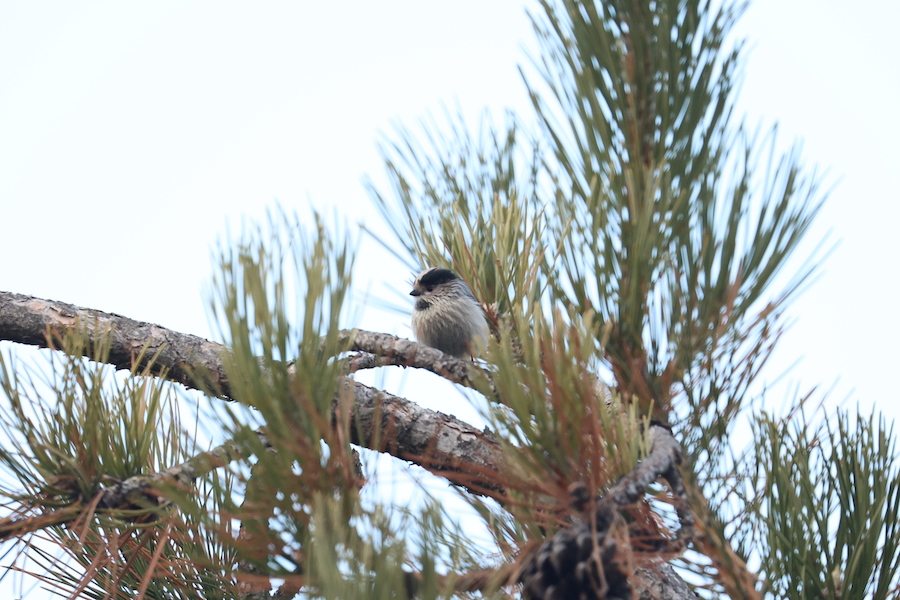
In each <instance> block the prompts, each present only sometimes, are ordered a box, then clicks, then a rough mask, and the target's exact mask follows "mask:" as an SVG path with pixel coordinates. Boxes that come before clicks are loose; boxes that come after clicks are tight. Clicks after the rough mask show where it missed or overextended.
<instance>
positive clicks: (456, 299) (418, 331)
mask: <svg viewBox="0 0 900 600" xmlns="http://www.w3.org/2000/svg"><path fill="white" fill-rule="evenodd" d="M409 295H410V296H414V297H415V298H416V304H415V308H414V309H413V314H412V328H413V333H415V335H416V340H418V341H419V342H420V343H422V344H425V345H426V346H431V347H432V348H437V349H438V350H440V351H441V352H444V353H446V354H450V355H452V356H455V357H457V358H466V357H471V358H474V357H475V356H476V355H477V354H478V353H479V352H480V351H481V350H483V349H484V347H485V346H486V345H487V336H488V325H487V320H486V319H485V316H484V311H483V310H482V309H481V306H480V305H479V304H478V301H477V300H476V299H475V296H474V294H472V290H471V289H469V286H468V284H466V282H465V281H463V280H462V279H460V277H459V275H457V274H456V273H454V272H453V271H451V270H450V269H443V268H439V267H432V268H430V269H425V270H424V271H422V272H421V273H419V275H418V277H416V280H415V283H413V289H412V291H411V292H410V293H409Z"/></svg>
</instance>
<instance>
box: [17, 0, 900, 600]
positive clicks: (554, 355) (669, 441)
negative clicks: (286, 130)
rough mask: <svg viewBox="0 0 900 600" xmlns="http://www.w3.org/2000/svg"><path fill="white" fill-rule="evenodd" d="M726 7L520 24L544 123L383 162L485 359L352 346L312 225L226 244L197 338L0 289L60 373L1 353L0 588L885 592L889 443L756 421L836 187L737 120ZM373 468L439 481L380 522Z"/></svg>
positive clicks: (390, 339)
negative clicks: (398, 375) (461, 413)
mask: <svg viewBox="0 0 900 600" xmlns="http://www.w3.org/2000/svg"><path fill="white" fill-rule="evenodd" d="M742 10H743V5H742V4H741V3H736V2H729V1H726V2H715V3H714V2H711V1H706V0H608V1H606V2H602V3H600V2H580V1H575V0H543V1H542V2H540V4H539V5H538V6H536V7H535V10H534V12H533V14H532V20H533V23H534V29H535V32H536V34H537V36H538V39H539V41H540V49H541V50H540V53H539V54H538V55H537V56H534V57H532V62H531V64H530V65H529V66H526V67H523V69H522V74H523V78H524V79H525V82H526V85H527V86H528V90H529V92H530V95H531V99H532V103H533V109H534V113H533V114H532V115H513V114H510V115H508V117H507V120H506V122H505V124H504V125H502V126H497V125H492V124H490V122H489V121H488V120H487V119H485V121H484V123H483V124H482V125H481V126H480V127H479V128H475V129H472V128H470V127H469V126H468V125H467V124H466V123H465V122H463V121H462V120H457V121H452V119H451V121H452V122H451V123H449V124H448V125H447V126H446V127H444V126H441V125H434V126H430V127H428V128H426V129H425V131H424V132H422V133H421V134H417V133H413V132H410V131H407V130H401V131H400V132H398V133H397V135H396V136H395V137H394V140H393V141H391V142H388V143H385V144H384V146H383V154H384V160H385V165H386V168H387V172H388V175H389V181H390V184H389V189H378V188H377V187H375V186H374V185H373V186H370V193H371V195H372V199H373V202H375V203H376V204H377V206H378V207H379V209H380V210H381V212H382V214H383V215H384V217H385V222H386V224H387V225H388V227H389V229H390V235H392V236H393V239H391V240H390V242H387V241H385V240H382V241H385V243H386V245H387V246H389V247H391V248H399V250H398V251H397V253H398V257H399V258H400V259H401V260H403V261H406V262H407V263H408V264H409V265H410V266H411V267H413V268H418V267H423V266H442V267H446V268H450V269H453V270H454V271H455V272H456V273H457V274H459V275H460V276H461V277H462V278H463V279H464V280H466V281H467V282H468V283H469V285H470V287H471V288H472V291H473V293H474V294H475V296H476V298H477V299H478V301H479V302H480V303H482V305H483V307H484V310H485V314H486V318H487V319H488V321H489V324H490V328H491V331H492V334H493V336H492V339H491V340H490V342H489V344H488V348H487V349H486V350H485V352H484V353H483V355H482V356H480V357H478V358H477V359H476V360H473V361H467V360H460V359H457V358H454V357H452V356H447V355H444V354H442V353H441V352H440V351H438V350H435V349H433V348H428V347H425V346H421V345H418V344H416V343H414V342H411V341H409V340H404V339H400V338H397V337H394V336H391V335H388V334H384V333H379V332H371V331H363V330H359V329H350V328H348V325H350V326H352V323H350V322H349V321H348V319H349V318H350V316H351V315H352V314H353V308H354V307H353V306H352V303H351V298H352V296H351V295H350V294H349V293H348V291H349V290H350V289H351V285H352V276H353V273H354V261H353V255H354V248H355V246H356V240H354V239H353V236H352V234H347V233H346V232H342V231H341V230H340V229H339V228H335V227H329V226H327V225H326V224H325V222H324V221H323V220H322V219H320V218H319V217H318V216H313V217H312V218H311V219H309V220H304V219H300V218H298V217H291V216H287V215H285V214H283V213H275V214H273V215H272V216H271V218H270V219H269V221H268V223H266V224H262V225H259V226H258V227H256V228H255V229H249V230H247V231H246V232H245V233H244V234H243V235H242V237H241V239H239V240H238V241H237V242H235V243H229V244H224V245H223V247H222V249H221V250H220V252H219V256H220V261H219V266H218V270H217V272H216V274H215V276H214V286H213V288H214V290H215V291H214V292H213V294H212V296H211V298H210V311H211V313H212V315H213V318H214V321H215V322H216V323H217V324H219V326H220V331H219V336H218V339H219V341H218V342H210V341H207V340H204V339H201V338H198V337H196V336H193V335H190V334H189V333H179V332H175V331H171V330H168V329H165V328H164V327H161V326H158V325H153V324H149V323H143V322H139V321H135V320H132V319H129V318H127V317H122V316H120V315H114V314H110V313H103V312H101V311H96V310H92V309H88V308H81V307H77V306H72V305H69V304H65V303H64V302H58V301H53V300H43V299H38V298H32V297H28V296H23V295H19V294H15V293H11V292H0V339H3V340H8V341H12V342H16V343H18V344H23V345H32V346H39V347H42V348H45V349H47V351H46V352H44V353H42V354H41V355H40V358H39V359H37V362H36V361H32V360H28V359H24V358H20V357H19V356H18V355H17V349H16V347H15V346H13V347H10V348H9V349H8V350H7V351H6V352H4V353H2V354H0V404H2V410H0V427H2V430H3V431H2V437H3V440H4V442H3V444H0V468H2V470H3V473H4V475H3V477H2V479H0V494H2V496H3V498H4V507H5V514H3V515H2V518H0V540H3V541H4V542H5V543H6V544H7V545H8V548H9V552H7V553H6V555H5V556H6V559H5V560H6V561H7V562H6V563H5V566H8V567H13V568H17V569H24V570H27V571H29V572H31V573H32V574H33V575H35V576H37V577H39V578H40V579H41V581H42V582H43V583H44V584H45V585H46V586H48V587H50V588H51V589H53V590H56V591H58V592H59V593H60V594H62V595H64V596H71V597H83V598H96V599H100V598H117V599H119V598H121V599H126V598H127V599H131V598H155V599H160V600H162V599H175V598H178V599H180V598H184V599H188V598H202V599H219V598H221V599H226V598H227V599H231V598H253V599H262V598H294V597H299V598H392V599H394V598H403V599H405V598H410V599H411V598H423V599H430V598H467V597H479V598H527V599H546V600H551V599H568V598H577V599H594V598H597V599H599V598H623V599H624V598H671V599H675V598H696V597H698V596H699V597H704V598H720V597H729V598H745V599H755V598H764V597H766V598H798V599H799V598H809V599H812V598H819V599H824V598H833V599H837V598H841V599H849V598H879V599H880V598H892V597H897V595H898V594H900V583H898V580H900V579H898V567H900V543H898V540H900V531H898V527H900V488H898V485H900V484H898V481H900V473H898V469H897V465H896V461H895V460H894V459H895V455H896V449H895V442H894V438H893V430H892V427H891V426H890V425H889V424H887V423H886V422H885V421H884V419H883V418H881V417H880V416H878V415H877V414H876V415H864V414H858V413H857V414H849V413H846V412H843V411H836V412H832V411H826V410H824V409H823V408H821V407H815V406H813V402H812V401H811V400H809V399H808V398H798V399H797V400H796V403H795V405H794V406H793V407H790V408H789V409H788V410H786V411H785V412H784V414H774V415H773V414H769V413H766V412H764V411H763V410H762V409H761V406H762V401H763V400H764V398H763V397H761V393H762V392H761V389H762V388H761V387H760V386H758V385H756V384H757V382H758V378H759V375H760V373H761V370H762V368H763V366H764V365H765V363H766V360H767V358H768V356H769V355H770V354H771V352H772V349H773V347H774V346H775V344H777V342H778V339H779V337H780V334H781V332H782V331H783V328H784V326H785V315H786V310H787V308H788V306H789V302H790V300H791V299H792V298H793V297H794V295H795V294H796V293H797V292H798V290H799V289H800V288H801V286H802V284H803V283H804V282H805V281H806V280H807V279H808V277H809V276H810V275H811V274H812V272H813V270H814V267H812V266H811V265H814V264H815V261H814V260H813V259H814V258H815V257H807V256H798V249H800V248H802V247H803V246H802V245H801V242H803V240H804V236H805V235H806V233H807V232H808V230H809V227H810V224H811V223H812V221H813V219H814V218H815V215H816V213H817V211H818V208H819V206H820V204H821V202H822V201H823V199H824V195H823V194H822V193H821V191H820V189H819V187H820V183H821V180H820V178H819V177H818V176H817V174H816V173H815V171H813V170H810V169H808V168H806V167H804V166H803V165H802V163H801V161H800V156H799V152H797V151H790V152H788V153H787V154H784V155H782V154H779V153H778V151H777V150H776V147H777V146H776V144H775V143H774V133H771V134H767V135H759V134H757V133H754V132H751V131H748V129H747V128H746V127H745V126H744V124H743V122H742V121H741V120H740V119H739V118H738V117H736V116H735V115H734V102H735V94H736V90H737V88H738V84H739V71H740V65H741V61H742V60H743V54H742V53H743V44H742V43H741V41H740V40H735V39H733V38H732V27H733V25H734V23H735V22H736V20H737V19H738V18H739V17H740V14H741V12H742ZM804 259H806V260H804ZM798 265H799V266H798ZM41 360H42V361H44V362H40V361H41ZM382 368H385V369H398V368H406V369H416V370H421V371H428V372H430V375H431V376H432V377H434V378H438V377H442V378H445V379H447V380H449V381H451V382H453V383H454V384H456V385H457V386H458V387H460V388H467V389H468V392H469V396H468V397H469V398H474V400H472V401H473V402H475V404H476V406H477V407H478V408H479V410H480V411H481V414H482V417H483V419H484V421H485V422H486V423H487V425H488V426H487V427H486V428H481V427H475V426H473V425H472V424H469V423H465V422H463V421H461V420H459V419H457V418H456V417H453V416H448V415H445V414H442V413H439V412H435V411H431V410H428V409H425V408H422V407H421V406H419V405H418V404H417V403H416V400H417V399H416V398H415V397H409V398H406V397H402V396H400V395H397V391H396V390H393V391H392V390H390V389H377V388H374V387H371V386H368V385H365V384H363V383H361V382H360V381H359V380H358V377H357V374H358V373H359V372H361V371H367V370H370V369H382ZM196 422H200V423H203V426H202V427H198V426H197V425H196ZM739 427H743V428H744V429H747V428H748V427H749V428H752V431H753V433H754V435H753V440H752V442H751V443H750V445H749V446H747V447H742V446H740V443H741V442H738V441H736V438H735V436H734V433H735V432H736V431H737V429H738V428H739ZM385 460H391V461H394V462H396V463H402V464H412V465H417V466H418V467H421V468H422V469H423V473H425V472H428V475H427V476H428V477H430V478H431V479H430V481H432V483H433V482H434V481H436V480H439V481H444V482H446V483H447V484H448V485H446V486H445V489H444V490H443V491H441V492H440V493H437V492H433V491H431V492H429V491H427V490H433V489H434V486H433V485H431V486H428V487H423V489H422V494H423V495H424V497H425V500H423V501H422V502H418V503H403V502H400V501H399V500H401V499H398V498H393V497H390V496H388V495H386V494H385V493H384V490H383V489H382V487H381V484H380V481H379V470H380V469H383V468H384V464H385V463H384V461H385ZM424 476H425V475H423V477H424ZM461 506H462V507H465V508H466V511H465V513H466V514H465V515H464V516H461V513H460V509H459V507H461ZM26 559H27V560H26Z"/></svg>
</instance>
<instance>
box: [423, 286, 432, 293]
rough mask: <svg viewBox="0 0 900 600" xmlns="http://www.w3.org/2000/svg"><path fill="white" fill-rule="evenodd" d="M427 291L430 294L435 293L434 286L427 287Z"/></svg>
mask: <svg viewBox="0 0 900 600" xmlns="http://www.w3.org/2000/svg"><path fill="white" fill-rule="evenodd" d="M425 289H426V290H428V291H429V292H433V291H434V286H433V285H426V286H425Z"/></svg>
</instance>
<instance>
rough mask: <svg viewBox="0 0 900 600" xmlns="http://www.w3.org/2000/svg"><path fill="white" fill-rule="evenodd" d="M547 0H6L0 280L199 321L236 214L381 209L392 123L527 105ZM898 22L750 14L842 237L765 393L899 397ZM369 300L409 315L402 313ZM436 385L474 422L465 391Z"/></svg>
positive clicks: (764, 11) (828, 9)
mask: <svg viewBox="0 0 900 600" xmlns="http://www.w3.org/2000/svg"><path fill="white" fill-rule="evenodd" d="M534 4H535V3H534V2H531V3H529V4H524V3H523V2H522V1H521V0H517V1H511V0H503V1H500V0H492V1H489V2H486V1H484V0H477V1H472V0H457V1H456V2H454V3H452V4H448V3H425V2H414V1H411V0H407V1H400V0H389V1H381V2H360V1H354V2H340V3H338V2H317V3H315V4H313V3H308V2H274V1H273V2H266V3H256V4H253V6H252V7H251V5H250V4H249V3H235V2H211V1H207V2H154V3H124V2H93V3H76V2H68V1H67V2H62V1H58V2H5V3H2V4H0V289H2V290H7V291H12V292H18V293H24V294H31V295H35V296H38V297H43V298H50V299H54V300H61V301H65V302H70V303H73V304H77V305H80V306H85V307H91V308H96V309H100V310H105V311H110V312H116V313H119V314H122V315H126V316H128V317H131V318H135V319H141V320H146V321H151V322H155V323H159V324H161V325H164V326H166V327H171V328H173V329H176V330H179V331H183V332H188V333H196V334H200V335H205V336H208V335H210V329H209V326H208V322H207V319H206V310H205V303H206V300H205V298H206V294H205V292H204V290H205V289H206V288H207V286H208V282H209V281H210V276H211V273H212V267H211V262H210V256H211V251H212V249H213V247H214V246H215V244H216V242H217V240H222V239H224V238H225V235H226V231H227V229H226V226H227V225H228V226H230V229H231V231H232V234H235V233H236V232H238V231H239V230H240V228H241V224H242V223H244V222H246V221H259V220H261V219H263V218H264V216H265V212H266V210H267V209H271V208H273V207H274V206H275V205H276V202H277V203H280V205H281V206H283V207H285V208H286V209H287V210H289V211H293V210H297V212H299V213H300V214H301V215H302V214H307V212H308V206H309V205H313V206H316V207H320V208H323V209H325V210H326V213H327V214H328V215H329V216H330V215H331V214H332V213H337V214H339V215H342V216H343V217H344V218H345V219H346V220H347V221H348V222H349V223H351V224H355V223H357V222H366V223H367V224H368V225H369V226H370V227H371V226H375V227H378V226H380V220H379V217H378V216H377V213H376V211H375V210H374V208H373V206H372V204H371V202H370V200H369V198H368V195H367V193H366V191H365V190H364V188H363V185H362V183H361V180H362V178H363V177H364V176H365V175H370V176H373V177H374V178H375V180H376V181H383V177H382V173H383V169H382V166H381V161H380V159H379V157H378V153H377V150H376V141H377V139H378V138H379V135H380V133H388V134H389V135H390V133H391V131H392V125H393V124H394V123H403V124H405V125H408V126H410V127H411V128H413V129H415V126H416V124H417V123H418V121H419V120H420V119H421V118H423V117H426V116H427V115H428V114H435V115H438V116H439V115H440V114H441V113H442V106H443V105H446V106H449V107H451V108H454V107H455V106H457V105H458V106H459V107H461V108H462V109H463V111H464V112H465V114H466V115H467V116H469V117H470V118H472V119H473V122H474V118H475V117H477V115H479V114H480V112H481V111H482V110H483V109H484V108H489V109H491V110H492V111H493V114H494V116H495V117H497V121H498V122H499V121H501V120H502V111H503V109H505V108H512V109H514V110H515V111H517V112H520V113H523V114H527V113H528V111H529V106H528V103H527V100H526V96H525V93H524V89H523V86H522V84H521V81H520V79H519V75H518V72H517V70H516V65H517V64H520V63H524V62H526V55H525V52H524V51H523V49H522V46H523V44H527V45H531V46H533V36H532V33H531V30H530V26H529V23H528V21H527V19H526V17H525V12H524V7H525V6H526V5H527V6H529V7H531V6H534ZM898 22H900V3H897V2H895V1H890V0H884V1H877V0H863V1H861V2H858V3H856V4H855V5H854V6H853V8H852V9H848V7H847V5H846V4H845V3H839V2H836V1H831V0H828V1H821V0H820V1H816V2H814V1H812V0H794V1H792V2H784V1H781V0H761V1H757V2H754V3H753V4H752V5H751V6H750V8H749V10H748V12H747V14H746V15H745V17H744V18H743V19H742V21H741V23H740V24H739V31H740V32H741V34H742V35H745V36H747V37H748V38H749V40H750V50H751V51H750V53H749V55H747V61H746V70H745V72H746V79H745V83H744V86H743V88H742V93H741V104H740V106H741V108H742V110H744V111H745V112H746V113H747V114H748V119H749V121H750V122H751V123H757V122H759V123H761V124H763V125H771V124H774V123H775V122H778V123H780V132H781V136H780V139H781V140H782V141H784V142H790V141H791V140H793V139H800V140H803V141H804V153H803V156H804V158H805V160H806V162H807V163H808V164H818V165H820V166H822V167H825V168H827V169H828V171H829V173H830V176H829V179H827V181H830V182H832V183H835V182H836V186H835V187H834V191H833V192H832V194H831V196H830V198H829V200H828V202H827V204H826V207H825V209H824V211H823V213H822V215H821V218H820V219H819V221H818V223H817V224H816V227H815V229H814V231H813V233H812V235H811V239H812V241H817V240H818V239H819V238H820V237H821V236H822V235H824V234H825V232H828V231H831V239H832V240H834V241H840V245H839V247H838V248H837V250H836V251H835V252H834V253H833V254H832V255H831V256H830V258H829V259H828V260H827V262H826V263H825V265H824V269H823V270H822V275H821V277H820V278H819V279H818V280H817V282H816V283H815V285H814V286H813V287H812V288H811V289H810V290H808V291H807V292H806V293H805V295H803V296H802V297H801V298H800V299H799V300H798V301H797V302H796V303H795V304H794V305H793V306H792V309H791V311H790V312H791V314H792V315H793V316H794V317H795V318H796V323H795V324H794V326H793V327H792V329H791V330H790V331H789V332H788V334H787V335H786V337H785V339H784V340H783V343H782V346H781V349H780V350H779V352H778V353H777V355H776V357H775V358H774V360H773V362H772V363H771V364H770V366H769V367H768V378H769V379H770V380H774V379H775V378H776V376H778V375H780V374H781V373H782V372H783V371H784V370H785V369H787V368H788V367H789V366H790V365H792V364H793V363H794V362H795V361H798V360H799V361H800V362H799V364H798V365H797V366H795V367H794V368H793V369H792V370H791V371H790V372H789V373H788V376H787V378H786V379H785V380H783V382H782V384H781V386H780V387H779V388H777V389H778V390H779V391H776V392H773V394H772V395H770V396H769V403H770V404H772V405H773V406H777V405H779V404H780V403H781V401H782V400H783V399H785V398H787V396H786V394H787V393H788V391H787V390H788V389H793V387H792V386H794V385H797V386H799V389H800V390H801V391H806V390H808V389H810V388H811V387H813V386H816V385H818V386H820V389H830V388H831V387H832V386H834V390H833V392H832V394H831V397H832V399H833V400H834V401H835V402H837V401H843V400H848V401H849V402H851V405H852V404H853V403H856V402H857V401H859V402H860V403H861V405H862V406H863V407H864V409H865V410H869V408H870V407H871V406H872V405H877V406H878V408H879V409H880V410H882V411H884V412H885V413H886V414H888V415H890V416H891V417H892V418H896V417H897V416H898V414H900V410H898V408H897V394H896V391H895V387H894V386H892V384H893V383H894V380H895V377H893V375H894V373H895V372H896V369H897V363H898V358H900V357H898V352H897V350H896V342H895V340H897V339H898V337H900V320H898V316H897V311H896V309H895V305H896V303H897V301H896V297H897V285H898V284H897V283H896V281H897V278H898V267H897V261H896V255H897V252H896V249H895V248H896V244H897V237H898V236H897V234H896V228H897V224H898V223H900V208H898V202H897V200H898V198H897V195H898V194H897V189H898V186H897V183H896V178H897V175H898V172H900V167H898V165H900V143H898V140H900V124H898V119H897V106H898V104H897V103H898V98H900V67H898V64H900V61H898V59H900V51H898V36H897V33H896V25H897V23H898ZM382 189H383V190H385V191H386V188H382ZM332 207H333V208H332ZM813 245H814V244H809V245H808V246H807V248H808V249H809V248H811V247H812V246H813ZM364 248H365V252H364V253H363V254H362V255H361V257H360V260H359V262H358V276H357V282H358V286H357V291H358V294H357V297H356V300H357V301H358V304H359V305H360V306H361V305H363V304H367V305H369V306H370V307H371V305H372V304H373V303H376V304H378V303H377V302H376V301H375V300H373V299H380V300H388V301H393V300H394V299H397V301H398V302H400V303H405V302H408V301H407V300H406V299H405V297H406V293H407V292H408V285H407V282H408V280H409V278H410V275H411V274H410V272H409V271H408V269H406V268H405V267H404V266H402V265H400V264H397V263H396V262H393V261H391V260H389V259H388V258H387V257H386V255H384V254H383V253H381V252H380V251H379V250H378V248H377V246H376V245H375V244H372V243H371V242H366V243H365V246H364ZM401 306H402V307H403V310H404V311H405V310H406V309H407V308H408V306H409V304H401ZM362 317H363V318H362V322H361V323H359V324H360V325H361V326H363V327H365V328H368V329H375V330H382V331H388V332H392V333H396V334H399V335H405V336H408V335H410V329H409V327H408V325H407V320H408V319H407V317H406V316H405V315H404V314H401V313H399V312H394V313H390V312H384V311H382V310H376V309H375V308H369V309H367V310H366V311H365V312H364V313H363V314H362ZM407 391H408V392H409V395H410V397H411V398H413V399H418V398H416V396H415V395H414V394H413V392H412V391H410V390H407ZM427 404H428V405H429V406H430V407H432V408H436V409H440V410H443V411H444V412H450V413H455V414H457V415H458V416H460V417H461V418H473V417H472V413H471V411H470V410H468V409H467V408H466V407H465V406H462V405H461V403H460V401H459V397H458V396H456V395H450V396H446V395H445V396H443V397H440V396H438V397H435V398H433V399H432V401H431V402H428V403H427ZM29 597H30V598H33V597H43V596H42V593H41V592H38V591H35V592H32V594H31V595H29Z"/></svg>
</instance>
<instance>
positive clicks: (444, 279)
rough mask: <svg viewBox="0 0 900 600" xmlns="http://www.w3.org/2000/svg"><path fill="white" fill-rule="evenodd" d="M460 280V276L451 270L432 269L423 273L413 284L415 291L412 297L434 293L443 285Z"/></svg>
mask: <svg viewBox="0 0 900 600" xmlns="http://www.w3.org/2000/svg"><path fill="white" fill-rule="evenodd" d="M456 279H459V276H458V275H457V274H456V273H454V272H453V271H451V270H450V269H442V268H440V267H432V268H430V269H428V270H426V271H422V273H420V274H419V276H418V277H417V278H416V281H415V283H413V290H412V291H411V292H410V293H409V295H410V296H421V295H422V294H424V293H425V292H430V291H432V290H433V289H434V288H435V287H437V286H439V285H441V284H442V283H448V282H450V281H454V280H456Z"/></svg>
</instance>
